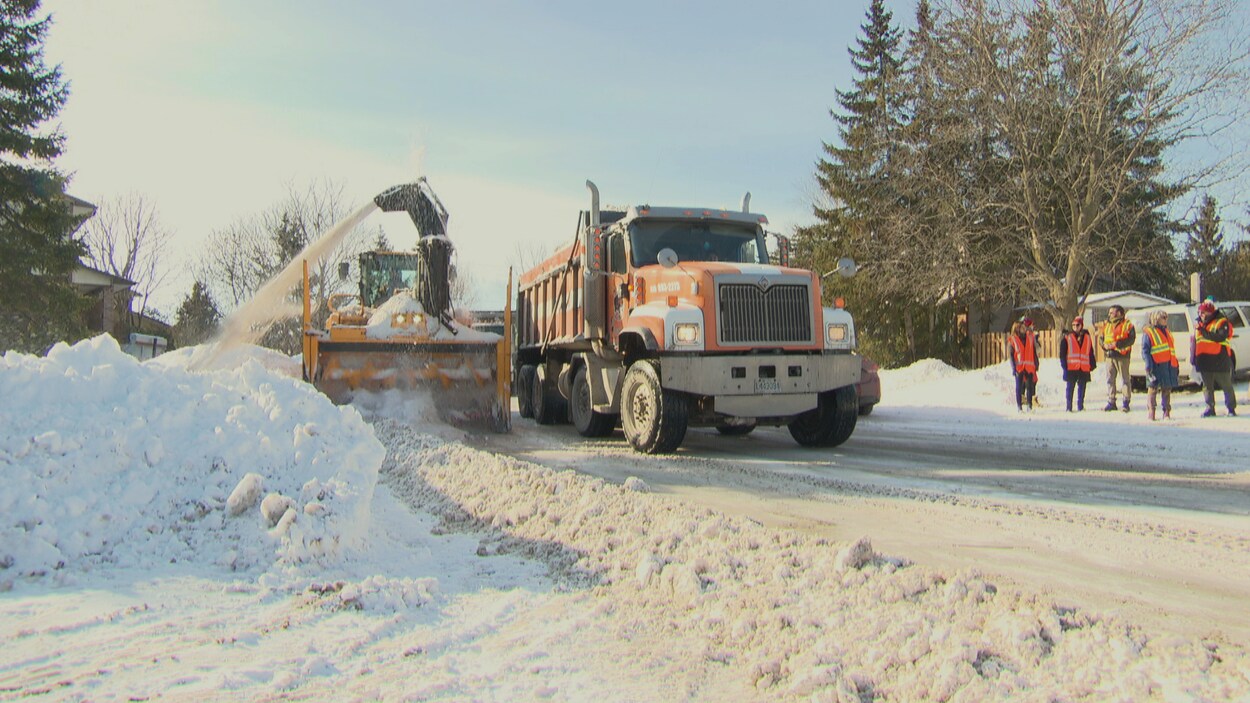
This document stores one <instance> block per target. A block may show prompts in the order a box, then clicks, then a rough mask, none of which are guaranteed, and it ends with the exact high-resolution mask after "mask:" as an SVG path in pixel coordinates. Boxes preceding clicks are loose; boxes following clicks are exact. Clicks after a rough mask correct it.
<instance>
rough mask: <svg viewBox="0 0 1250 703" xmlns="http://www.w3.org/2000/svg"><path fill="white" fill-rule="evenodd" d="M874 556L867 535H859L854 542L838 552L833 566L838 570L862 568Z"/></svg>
mask: <svg viewBox="0 0 1250 703" xmlns="http://www.w3.org/2000/svg"><path fill="white" fill-rule="evenodd" d="M874 556H875V555H874V554H873V551H872V542H870V541H869V540H868V538H867V537H860V538H859V539H858V540H856V541H855V543H854V544H852V545H850V546H848V547H846V548H844V549H842V551H840V552H838V558H837V559H836V560H834V566H835V567H837V569H838V571H849V570H851V569H862V568H864V566H865V565H866V564H868V563H869V562H871V561H872V559H873V557H874Z"/></svg>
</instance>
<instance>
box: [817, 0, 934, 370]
mask: <svg viewBox="0 0 1250 703" xmlns="http://www.w3.org/2000/svg"><path fill="white" fill-rule="evenodd" d="M860 29H861V32H862V33H861V36H860V37H859V38H858V40H857V44H856V46H855V47H853V48H850V49H848V52H849V54H850V58H851V65H852V67H853V68H854V70H855V73H856V78H855V79H854V81H853V83H852V86H851V89H850V90H837V91H836V97H837V109H835V110H831V111H830V114H831V115H832V116H833V119H834V121H835V122H836V123H837V125H838V141H839V143H826V144H824V157H822V159H821V160H820V161H819V162H818V163H817V165H816V179H817V181H818V182H819V184H820V187H821V190H822V194H821V196H822V200H823V202H822V203H819V204H817V205H816V207H815V208H814V210H815V215H816V218H817V220H818V223H817V224H816V225H813V226H810V227H804V228H800V229H798V230H797V231H796V233H795V249H796V254H797V256H798V258H799V259H800V260H802V261H804V262H805V263H806V264H807V265H808V266H810V267H811V268H813V269H816V270H818V271H826V270H830V269H833V268H835V262H836V261H837V259H838V258H839V257H842V256H850V257H852V258H855V259H856V260H858V261H861V262H868V263H869V265H878V266H879V265H881V262H882V260H883V257H882V255H883V253H884V252H887V251H889V250H890V249H891V246H892V245H891V243H892V242H895V241H896V237H895V234H896V232H897V227H898V225H899V220H898V218H897V217H895V213H896V212H897V209H896V205H897V204H898V201H899V197H900V194H899V192H898V190H897V188H896V187H895V185H896V183H895V182H896V180H897V175H898V174H897V172H896V170H895V169H896V168H897V166H898V163H897V155H898V145H899V143H900V141H901V132H902V129H903V125H904V114H903V108H904V98H905V93H904V90H903V81H902V66H903V60H902V58H901V55H900V47H901V44H902V33H901V31H900V30H899V29H898V28H897V27H895V26H894V24H893V16H892V14H891V13H890V12H889V11H888V10H887V9H886V8H885V4H884V2H883V0H871V2H870V4H869V7H868V10H867V12H866V13H865V22H864V24H862V25H861V26H860ZM869 270H871V269H869ZM906 283H907V281H906V280H905V279H904V278H902V277H895V276H873V275H865V276H859V277H856V278H853V279H846V280H834V279H832V278H828V279H825V295H826V298H832V297H833V296H835V295H841V296H844V297H845V298H846V299H847V301H848V307H850V308H851V309H852V310H854V311H855V312H856V315H857V323H858V328H859V330H860V333H861V334H860V338H861V341H862V342H863V344H864V347H865V349H866V350H868V351H869V352H870V353H873V354H875V355H876V356H877V357H878V358H880V359H881V361H882V362H883V363H887V364H890V363H894V362H897V361H899V360H901V359H900V356H901V353H900V351H899V350H897V349H889V350H887V349H886V348H885V346H884V345H885V344H887V343H888V342H889V341H892V340H894V339H896V337H897V335H894V334H893V328H894V327H895V326H896V324H897V320H898V319H899V314H900V311H905V310H907V309H908V306H907V305H906V303H905V302H902V301H905V300H907V299H908V298H909V297H910V295H908V294H906V293H903V294H900V290H899V289H900V286H903V287H905V286H906Z"/></svg>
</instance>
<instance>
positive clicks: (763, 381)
mask: <svg viewBox="0 0 1250 703" xmlns="http://www.w3.org/2000/svg"><path fill="white" fill-rule="evenodd" d="M755 392H756V393H780V392H781V381H779V380H777V379H775V378H757V379H755Z"/></svg>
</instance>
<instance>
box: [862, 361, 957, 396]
mask: <svg viewBox="0 0 1250 703" xmlns="http://www.w3.org/2000/svg"><path fill="white" fill-rule="evenodd" d="M878 373H880V374H881V377H882V378H883V379H884V378H885V377H887V376H888V377H889V379H890V388H891V390H895V391H902V390H906V389H908V388H911V387H913V386H916V385H920V384H924V383H931V382H933V381H938V380H942V379H949V378H957V377H959V376H962V375H963V373H964V372H963V371H960V370H959V369H957V368H955V367H953V366H950V365H949V364H946V363H945V362H942V361H938V360H937V359H922V360H920V361H917V362H916V363H914V364H912V365H911V366H907V367H904V368H901V369H889V370H887V369H881V370H880V371H879V372H878Z"/></svg>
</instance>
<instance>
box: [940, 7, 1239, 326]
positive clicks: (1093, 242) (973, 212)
mask: <svg viewBox="0 0 1250 703" xmlns="http://www.w3.org/2000/svg"><path fill="white" fill-rule="evenodd" d="M939 7H940V11H939V14H940V16H941V17H942V20H941V21H939V22H938V23H937V25H936V29H935V33H936V40H937V41H936V43H937V44H938V45H939V46H943V47H946V50H945V55H944V56H943V59H944V60H942V61H939V62H938V64H937V67H938V69H939V70H940V71H941V76H940V79H941V80H940V84H941V85H942V86H943V87H944V89H945V91H946V94H945V99H946V101H947V103H948V105H949V106H950V108H951V109H954V110H956V112H957V114H960V115H962V116H964V118H965V119H964V120H962V121H960V122H951V123H948V124H947V125H945V129H944V130H943V131H942V132H941V133H940V135H939V140H946V142H947V143H948V144H949V143H952V142H954V143H962V144H965V145H968V144H971V145H976V144H981V145H984V147H986V151H985V158H984V161H983V166H982V167H983V168H988V169H989V174H990V175H992V179H991V180H987V181H982V184H983V186H982V187H979V188H975V189H973V190H971V191H970V190H968V189H966V188H964V187H963V185H962V184H964V183H966V182H967V179H966V173H964V172H962V171H961V170H959V169H952V168H947V169H946V170H945V171H944V172H943V173H940V175H939V176H938V179H939V180H938V183H939V185H940V189H941V190H942V191H944V192H946V193H949V194H952V195H955V196H957V197H954V198H953V199H952V200H951V203H952V204H953V205H954V206H955V207H956V208H957V209H959V210H960V211H961V216H960V217H959V218H957V220H958V221H962V222H964V223H966V224H968V225H969V228H968V230H967V236H966V239H967V241H969V242H971V244H972V246H974V247H977V248H978V249H980V250H981V251H997V252H999V253H1005V254H1006V255H1007V256H1008V261H1007V263H1008V266H1009V269H1010V270H1012V271H1013V272H1014V281H1015V284H1016V285H1017V286H1018V288H1019V292H1020V293H1022V294H1023V295H1024V296H1026V297H1028V298H1030V299H1032V300H1035V301H1039V302H1042V303H1043V304H1045V305H1046V307H1047V309H1048V310H1049V312H1050V313H1051V315H1052V317H1053V318H1054V319H1055V321H1056V322H1057V323H1061V322H1063V321H1066V320H1067V319H1071V316H1072V315H1073V314H1074V312H1075V311H1076V309H1077V306H1078V304H1079V301H1080V300H1081V299H1082V298H1083V297H1084V296H1085V295H1086V294H1087V293H1088V292H1089V291H1090V290H1091V286H1093V285H1094V283H1095V281H1096V280H1097V279H1103V280H1106V281H1115V282H1121V283H1122V282H1124V281H1132V280H1134V278H1135V277H1136V278H1139V279H1140V278H1143V277H1144V278H1146V279H1150V278H1157V277H1167V276H1170V275H1172V272H1171V271H1169V270H1168V267H1169V265H1170V262H1174V258H1173V251H1172V250H1171V245H1170V235H1171V234H1172V233H1173V232H1174V231H1175V229H1176V226H1177V223H1175V222H1173V221H1171V220H1170V219H1169V217H1168V216H1167V215H1166V208H1167V206H1168V205H1169V204H1170V203H1171V202H1172V201H1173V200H1175V199H1176V198H1177V197H1178V196H1179V195H1181V194H1183V193H1185V192H1186V191H1187V190H1189V189H1191V188H1193V187H1194V186H1196V185H1199V184H1201V183H1203V182H1205V181H1206V180H1208V179H1210V178H1211V177H1212V175H1213V174H1215V173H1216V172H1217V171H1218V167H1219V164H1210V163H1206V164H1199V165H1189V164H1186V163H1183V162H1181V161H1179V160H1178V161H1172V162H1169V163H1167V164H1166V168H1165V163H1164V159H1165V157H1167V156H1168V155H1169V154H1175V153H1176V147H1178V146H1180V145H1182V144H1186V143H1188V142H1189V141H1190V140H1191V139H1193V138H1194V137H1196V136H1200V135H1208V134H1212V133H1215V132H1218V131H1220V130H1222V129H1225V128H1227V127H1228V126H1229V124H1231V123H1232V122H1233V121H1234V120H1235V119H1236V118H1238V117H1240V116H1241V113H1240V112H1239V111H1240V110H1241V108H1242V107H1243V106H1244V105H1245V99H1244V95H1245V92H1246V88H1247V87H1250V82H1248V81H1247V73H1246V67H1247V56H1248V52H1247V46H1248V44H1247V39H1246V36H1245V35H1244V34H1238V33H1234V32H1229V31H1228V30H1229V29H1230V27H1231V26H1232V25H1231V24H1230V23H1231V21H1232V18H1233V16H1234V15H1233V12H1232V10H1233V7H1234V4H1233V2H1231V0H1053V1H1052V2H1040V3H1038V2H1033V1H1032V0H947V1H946V2H943V3H940V5H939ZM983 222H991V223H994V228H993V229H992V230H989V231H985V230H982V231H977V228H976V227H974V226H973V225H975V224H977V223H983Z"/></svg>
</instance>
